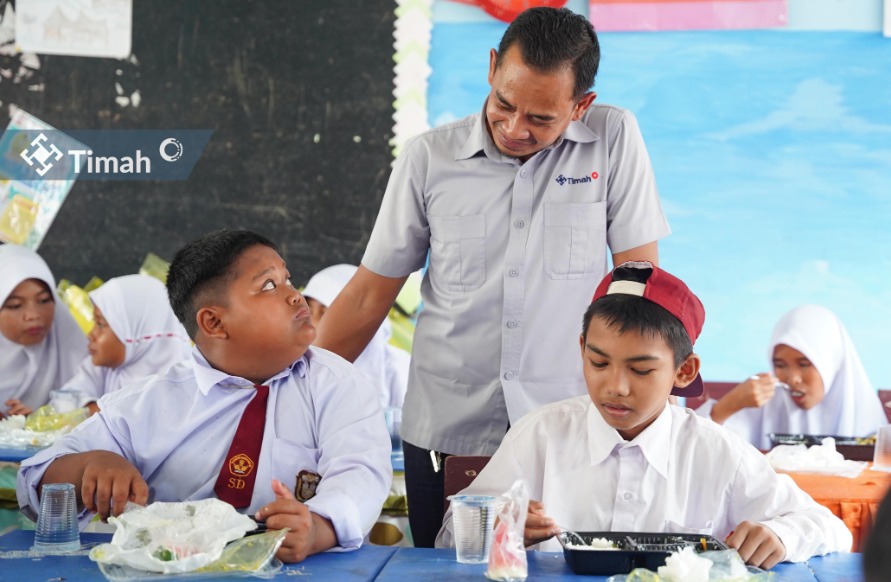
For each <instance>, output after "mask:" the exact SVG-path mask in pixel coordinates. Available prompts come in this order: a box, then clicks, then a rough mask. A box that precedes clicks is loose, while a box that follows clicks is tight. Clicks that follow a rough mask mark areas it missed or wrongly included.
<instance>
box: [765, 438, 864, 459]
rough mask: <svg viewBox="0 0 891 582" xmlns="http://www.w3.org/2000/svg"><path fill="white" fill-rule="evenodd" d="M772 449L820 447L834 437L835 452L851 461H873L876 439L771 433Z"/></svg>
mask: <svg viewBox="0 0 891 582" xmlns="http://www.w3.org/2000/svg"><path fill="white" fill-rule="evenodd" d="M767 436H768V438H770V446H771V448H773V447H775V446H777V445H807V446H809V447H810V446H813V445H819V444H821V443H822V441H823V439H825V438H827V437H832V438H834V439H835V450H836V451H838V452H839V453H841V455H842V456H843V457H844V458H846V459H848V460H851V461H872V459H873V455H874V454H875V449H876V446H875V439H874V438H873V439H872V442H871V443H867V442H866V441H869V440H870V439H868V438H858V437H851V436H835V435H831V434H784V433H776V432H772V433H769V434H768V435H767Z"/></svg>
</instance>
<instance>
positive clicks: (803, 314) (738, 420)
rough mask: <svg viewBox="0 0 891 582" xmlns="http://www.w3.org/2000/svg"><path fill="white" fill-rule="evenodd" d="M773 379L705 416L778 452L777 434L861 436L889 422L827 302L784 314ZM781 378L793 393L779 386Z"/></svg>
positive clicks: (773, 346)
mask: <svg viewBox="0 0 891 582" xmlns="http://www.w3.org/2000/svg"><path fill="white" fill-rule="evenodd" d="M768 355H769V357H770V358H771V360H772V362H773V369H774V374H775V375H776V377H773V376H771V375H769V374H759V375H757V376H752V377H750V378H749V379H748V380H746V381H745V382H743V383H742V384H740V385H738V386H736V387H735V388H733V390H731V391H730V392H728V393H727V394H726V395H725V396H723V397H722V398H721V399H720V400H718V401H717V402H714V401H708V402H706V403H705V404H704V405H703V406H701V407H700V408H699V409H697V413H699V414H703V415H706V416H711V418H712V420H714V421H715V422H718V423H722V424H724V426H726V427H727V428H729V429H731V430H733V431H734V432H736V433H738V434H740V435H742V436H743V437H745V438H746V439H747V440H748V441H749V442H750V443H752V444H753V445H755V446H756V447H758V448H760V449H762V450H766V449H769V448H770V445H771V443H770V438H769V437H768V435H769V434H770V433H772V432H774V433H785V434H812V435H837V436H851V437H861V436H867V435H871V434H873V433H875V432H876V431H877V430H878V427H879V426H880V425H882V424H886V423H887V419H886V417H885V413H884V410H883V409H882V403H881V401H880V400H879V397H878V394H877V393H876V391H875V389H874V388H873V386H872V383H871V382H870V381H869V378H868V377H867V375H866V370H864V369H863V364H861V363H860V358H859V357H858V356H857V350H855V349H854V344H853V343H852V342H851V338H850V337H849V336H848V332H847V331H846V330H845V328H844V326H843V325H842V323H841V321H839V319H838V317H836V316H835V314H833V313H832V312H831V311H829V310H828V309H826V308H825V307H820V306H819V305H804V306H801V307H797V308H795V309H793V310H792V311H790V312H788V313H786V314H785V315H783V317H781V318H780V320H779V322H777V324H776V327H775V328H774V330H773V335H772V336H771V340H770V349H769V351H768ZM777 381H779V382H783V383H785V384H786V385H787V386H789V389H788V390H786V389H784V388H780V389H776V383H777Z"/></svg>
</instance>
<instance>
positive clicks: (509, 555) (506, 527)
mask: <svg viewBox="0 0 891 582" xmlns="http://www.w3.org/2000/svg"><path fill="white" fill-rule="evenodd" d="M495 507H496V513H495V517H496V523H495V533H494V537H493V539H492V548H491V549H490V550H489V569H488V570H487V571H486V578H488V579H489V580H497V581H500V582H519V581H521V580H525V579H526V577H527V576H528V575H529V566H528V564H527V563H526V547H525V545H524V543H523V533H524V530H525V529H526V512H527V511H528V510H529V489H528V488H527V487H526V483H525V482H524V481H522V480H517V481H514V484H513V485H511V488H510V489H509V490H508V491H507V492H506V493H504V494H503V495H501V497H499V498H498V500H497V501H496V502H495Z"/></svg>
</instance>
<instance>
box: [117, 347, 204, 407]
mask: <svg viewBox="0 0 891 582" xmlns="http://www.w3.org/2000/svg"><path fill="white" fill-rule="evenodd" d="M197 388H198V386H197V383H196V382H195V368H194V367H193V363H192V360H191V359H189V360H183V361H182V362H179V363H177V364H174V365H173V366H171V367H170V368H168V369H167V371H165V372H162V373H159V374H152V375H151V376H146V377H144V378H140V379H139V380H137V381H135V382H134V383H132V384H127V385H126V386H124V387H123V388H121V389H120V390H115V391H114V392H109V393H107V394H105V395H104V396H102V398H100V399H99V408H108V407H119V406H126V405H127V404H128V403H132V402H134V401H139V400H142V399H146V402H151V401H152V399H155V398H164V397H165V396H167V395H168V394H166V393H167V392H171V393H173V394H172V396H175V397H176V398H177V399H179V400H181V399H182V398H183V396H184V395H185V394H187V393H188V392H189V390H191V391H197ZM149 396H150V397H149ZM103 404H104V405H105V406H104V407H103Z"/></svg>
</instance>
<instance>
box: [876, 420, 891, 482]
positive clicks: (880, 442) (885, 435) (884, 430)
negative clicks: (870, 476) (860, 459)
mask: <svg viewBox="0 0 891 582" xmlns="http://www.w3.org/2000/svg"><path fill="white" fill-rule="evenodd" d="M872 468H873V469H876V470H878V471H891V424H886V425H884V426H880V427H879V432H878V433H876V449H875V453H874V456H873V458H872Z"/></svg>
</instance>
